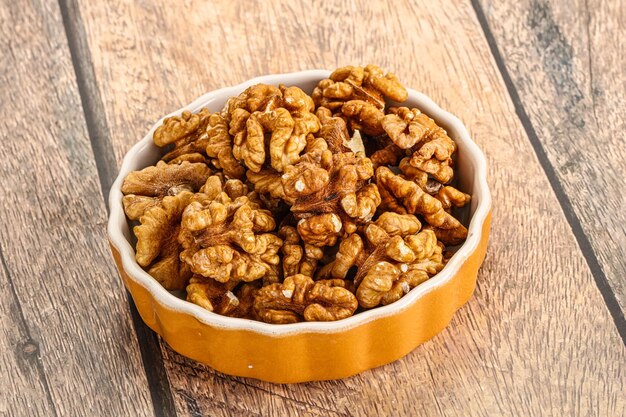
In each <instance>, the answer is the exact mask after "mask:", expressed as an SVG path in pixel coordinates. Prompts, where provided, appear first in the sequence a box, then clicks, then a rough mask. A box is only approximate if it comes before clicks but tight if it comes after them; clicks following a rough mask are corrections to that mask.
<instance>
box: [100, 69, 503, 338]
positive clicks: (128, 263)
mask: <svg viewBox="0 0 626 417" xmlns="http://www.w3.org/2000/svg"><path fill="white" fill-rule="evenodd" d="M329 74H330V72H329V71H325V70H310V71H302V72H296V73H290V74H276V75H267V76H263V77H258V78H255V79H251V80H249V81H246V82H245V83H242V84H240V85H237V86H234V87H230V88H223V89H220V90H216V91H213V92H210V93H207V94H205V95H203V96H201V97H199V98H198V99H196V100H195V101H194V102H192V103H191V104H189V105H188V106H185V107H184V108H181V109H179V110H177V111H175V112H173V113H171V114H169V115H167V116H165V117H169V116H172V115H179V114H180V113H182V112H183V111H184V110H190V111H192V112H196V111H198V110H200V109H201V108H203V107H207V108H208V109H209V110H210V111H218V110H221V109H222V107H223V106H224V103H225V102H226V100H227V99H228V98H229V97H231V96H234V95H237V94H239V93H240V92H242V91H243V90H245V89H246V88H247V87H249V86H250V85H254V84H257V83H265V84H274V85H278V84H281V83H282V84H285V85H297V86H299V87H300V88H302V89H303V90H304V91H306V92H308V93H310V92H311V91H312V90H313V88H314V87H315V85H317V82H318V81H319V80H321V79H323V78H327V77H328V75H329ZM408 91H409V99H408V100H407V102H405V103H403V104H404V105H405V106H406V105H408V106H412V107H417V108H419V109H420V110H421V111H423V112H424V113H426V114H428V115H429V116H430V117H432V118H433V119H435V121H436V122H437V123H438V124H440V125H441V126H442V127H444V128H445V129H446V130H447V132H448V134H449V135H450V137H452V139H454V140H455V142H456V143H457V145H458V155H457V162H456V163H457V167H456V169H457V171H456V177H457V178H458V186H459V187H460V189H461V190H463V191H465V192H467V193H469V194H471V196H472V200H471V204H470V209H469V211H466V212H465V213H464V216H465V217H469V218H470V220H469V224H468V223H467V222H464V223H465V224H466V225H467V226H468V237H467V239H466V241H465V243H463V245H461V246H460V247H459V248H458V250H457V252H456V253H455V254H454V255H453V256H452V258H451V259H450V260H449V262H448V264H447V265H446V266H445V268H444V269H443V270H442V271H441V272H439V273H438V274H437V275H435V276H434V277H432V278H431V279H429V280H428V281H426V282H424V283H423V284H421V285H419V286H417V287H416V288H414V289H413V290H411V291H410V292H409V293H408V294H407V295H405V296H404V297H403V298H401V299H400V300H398V301H396V302H395V303H393V304H389V305H387V306H382V307H378V308H375V309H372V310H368V311H365V312H361V313H359V314H357V315H354V316H352V317H349V318H347V319H343V320H339V321H336V322H304V323H294V324H286V325H275V324H268V323H263V322H257V321H253V320H246V319H239V318H232V317H226V316H221V315H219V314H215V313H212V312H210V311H207V310H205V309H203V308H201V307H199V306H197V305H195V304H193V303H189V302H187V301H185V300H184V299H181V298H179V297H177V295H176V294H174V293H170V292H168V291H167V290H166V289H165V288H163V287H162V286H161V285H160V284H159V283H158V282H157V281H156V280H155V279H154V278H152V277H151V276H150V275H149V274H148V273H147V272H145V271H144V270H143V269H142V268H141V267H140V266H139V265H138V264H137V262H135V251H134V248H133V242H134V237H133V236H132V231H131V227H129V223H128V222H127V220H126V216H125V214H124V210H123V207H122V193H121V185H122V182H123V180H124V178H125V177H126V175H127V174H128V173H129V172H131V171H135V170H139V169H143V168H145V167H147V166H150V165H153V164H155V163H156V161H158V160H159V159H160V157H161V155H162V153H163V151H162V150H161V149H160V148H158V147H157V146H156V145H154V144H153V142H152V134H153V132H154V130H155V129H156V128H157V127H158V126H159V125H161V123H162V121H163V118H162V119H161V120H159V121H158V122H157V123H155V125H154V126H153V127H152V128H151V129H150V131H149V132H148V134H147V135H146V136H145V137H144V138H143V139H142V140H141V141H140V142H138V143H137V144H136V145H135V146H133V147H132V148H131V149H130V150H129V151H128V153H127V154H126V156H125V157H124V160H123V162H122V166H121V168H120V172H119V175H118V177H117V179H116V180H115V182H114V183H113V185H112V187H111V192H110V194H109V207H110V215H109V224H108V234H109V238H110V240H111V242H112V244H113V245H114V246H115V247H116V249H117V250H118V251H119V253H120V256H121V258H122V263H123V266H124V269H125V270H126V272H127V273H128V275H129V276H130V277H131V279H133V280H135V281H137V282H138V283H139V284H140V285H142V286H144V287H146V288H147V289H148V290H149V291H150V292H151V293H152V295H153V296H154V297H155V298H156V299H157V300H159V301H160V302H162V303H163V304H164V305H166V306H167V307H169V308H171V309H174V310H178V311H181V312H187V313H189V314H192V315H194V316H195V317H196V318H197V319H198V320H200V321H202V322H204V323H206V324H209V325H212V326H218V327H227V328H232V329H248V330H253V331H257V332H260V333H265V334H271V335H275V336H281V335H283V336H284V335H287V334H290V333H293V332H302V331H308V332H338V331H344V330H346V329H348V328H350V327H353V326H357V325H360V324H363V323H366V322H368V321H371V320H375V319H377V318H380V317H384V316H387V315H390V314H395V313H397V312H399V311H401V310H403V309H405V308H407V307H408V306H409V305H411V303H413V302H415V300H416V299H417V298H419V297H421V296H422V295H424V294H426V293H427V292H429V291H432V290H433V289H434V288H435V287H436V286H439V285H441V284H442V283H444V282H445V281H446V280H449V279H450V278H451V277H452V276H453V275H454V274H455V272H456V271H457V270H458V269H459V267H460V266H461V265H462V263H463V262H464V261H465V259H467V257H468V256H469V255H470V254H471V253H472V252H473V250H474V249H475V248H476V247H477V245H478V243H479V241H480V235H481V232H482V230H481V228H482V224H483V222H484V220H485V217H486V216H487V214H488V212H489V209H490V207H491V197H490V194H489V189H488V186H487V178H486V177H487V172H486V161H485V157H484V155H483V154H482V152H481V151H480V149H479V148H478V146H476V144H475V143H474V142H473V141H472V140H471V138H470V137H469V134H468V132H467V130H466V129H465V127H464V126H463V124H462V123H461V122H460V121H459V119H457V118H456V117H454V116H453V115H451V114H450V113H448V112H446V111H444V110H442V109H441V108H440V107H439V106H437V105H436V104H435V103H434V102H433V101H432V100H431V99H430V98H428V97H427V96H425V95H424V94H422V93H419V92H417V91H415V90H411V89H409V90H408ZM165 117H164V118H165Z"/></svg>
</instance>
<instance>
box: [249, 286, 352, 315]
mask: <svg viewBox="0 0 626 417" xmlns="http://www.w3.org/2000/svg"><path fill="white" fill-rule="evenodd" d="M357 307H358V303H357V300H356V298H355V296H354V294H352V293H351V292H350V291H349V290H347V289H346V288H344V287H343V280H329V281H318V282H314V281H313V280H312V279H311V278H310V277H308V276H306V275H302V274H297V275H293V276H290V277H287V278H285V281H284V282H283V283H282V284H280V283H276V284H271V285H268V286H266V287H263V288H261V289H260V290H259V292H258V293H257V296H256V298H255V301H254V310H255V311H256V313H257V315H258V317H259V318H260V319H261V320H263V321H265V322H268V323H275V324H285V323H296V322H299V321H302V320H305V321H333V320H340V319H343V318H346V317H350V316H351V315H353V314H354V312H355V311H356V309H357Z"/></svg>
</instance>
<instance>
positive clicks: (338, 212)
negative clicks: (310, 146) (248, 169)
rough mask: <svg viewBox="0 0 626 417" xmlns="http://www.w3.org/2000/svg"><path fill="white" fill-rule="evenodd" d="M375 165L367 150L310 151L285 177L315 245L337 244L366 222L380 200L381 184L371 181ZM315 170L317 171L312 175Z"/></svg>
mask: <svg viewBox="0 0 626 417" xmlns="http://www.w3.org/2000/svg"><path fill="white" fill-rule="evenodd" d="M373 172H374V168H373V166H372V162H371V161H370V160H369V158H366V157H365V156H364V155H363V154H355V153H353V152H344V153H339V154H334V155H333V154H332V152H330V151H328V150H327V151H324V152H322V153H321V154H313V155H310V154H307V155H306V158H304V157H303V158H302V159H301V161H300V162H299V163H298V164H296V165H295V166H293V167H292V168H290V169H289V170H287V171H286V172H285V173H284V174H283V176H282V177H281V179H282V183H283V192H284V194H285V195H286V196H287V197H288V198H290V199H292V201H293V204H292V206H291V212H292V213H293V214H294V216H295V218H296V219H298V220H299V223H298V232H299V233H300V234H301V236H302V239H303V240H304V241H305V242H307V243H310V244H312V245H315V246H326V245H334V244H335V242H336V239H337V238H338V237H339V236H341V235H342V234H345V233H351V232H353V231H354V229H355V228H356V224H360V223H366V222H368V221H369V220H371V218H372V217H373V216H374V213H375V212H376V208H377V207H378V205H379V204H380V201H381V199H380V195H379V193H378V187H376V185H375V184H367V181H368V180H369V179H370V178H371V177H372V175H373ZM311 173H314V175H311Z"/></svg>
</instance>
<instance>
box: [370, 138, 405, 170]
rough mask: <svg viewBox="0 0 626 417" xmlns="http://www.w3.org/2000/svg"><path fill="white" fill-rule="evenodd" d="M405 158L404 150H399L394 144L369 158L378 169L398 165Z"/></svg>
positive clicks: (379, 150)
mask: <svg viewBox="0 0 626 417" xmlns="http://www.w3.org/2000/svg"><path fill="white" fill-rule="evenodd" d="M403 156H404V150H402V149H400V148H398V146H396V145H395V144H394V143H390V144H388V145H387V146H385V147H384V148H381V149H378V150H376V151H375V152H374V153H372V155H370V157H369V158H370V159H371V160H372V163H373V164H374V168H378V167H379V166H383V165H398V161H399V160H400V159H401V158H402V157H403ZM407 162H408V160H407Z"/></svg>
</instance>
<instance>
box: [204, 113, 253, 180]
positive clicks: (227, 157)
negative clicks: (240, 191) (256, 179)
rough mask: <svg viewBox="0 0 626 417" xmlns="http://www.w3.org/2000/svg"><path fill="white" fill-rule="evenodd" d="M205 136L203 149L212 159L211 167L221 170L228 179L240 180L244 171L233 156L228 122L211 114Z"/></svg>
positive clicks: (217, 114)
mask: <svg viewBox="0 0 626 417" xmlns="http://www.w3.org/2000/svg"><path fill="white" fill-rule="evenodd" d="M207 135H208V137H209V141H208V143H207V145H206V148H205V149H206V154H207V156H209V157H210V158H213V160H212V163H213V165H215V166H216V167H217V168H219V169H222V170H223V171H224V174H225V175H226V176H227V177H228V178H242V177H243V175H244V171H245V170H244V167H243V166H242V165H241V164H240V163H239V161H238V160H237V159H235V156H234V155H233V143H232V139H231V138H230V135H229V134H228V122H227V121H226V119H225V118H224V117H223V116H222V115H221V114H219V113H213V114H212V115H211V116H210V117H209V121H208V128H207Z"/></svg>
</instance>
